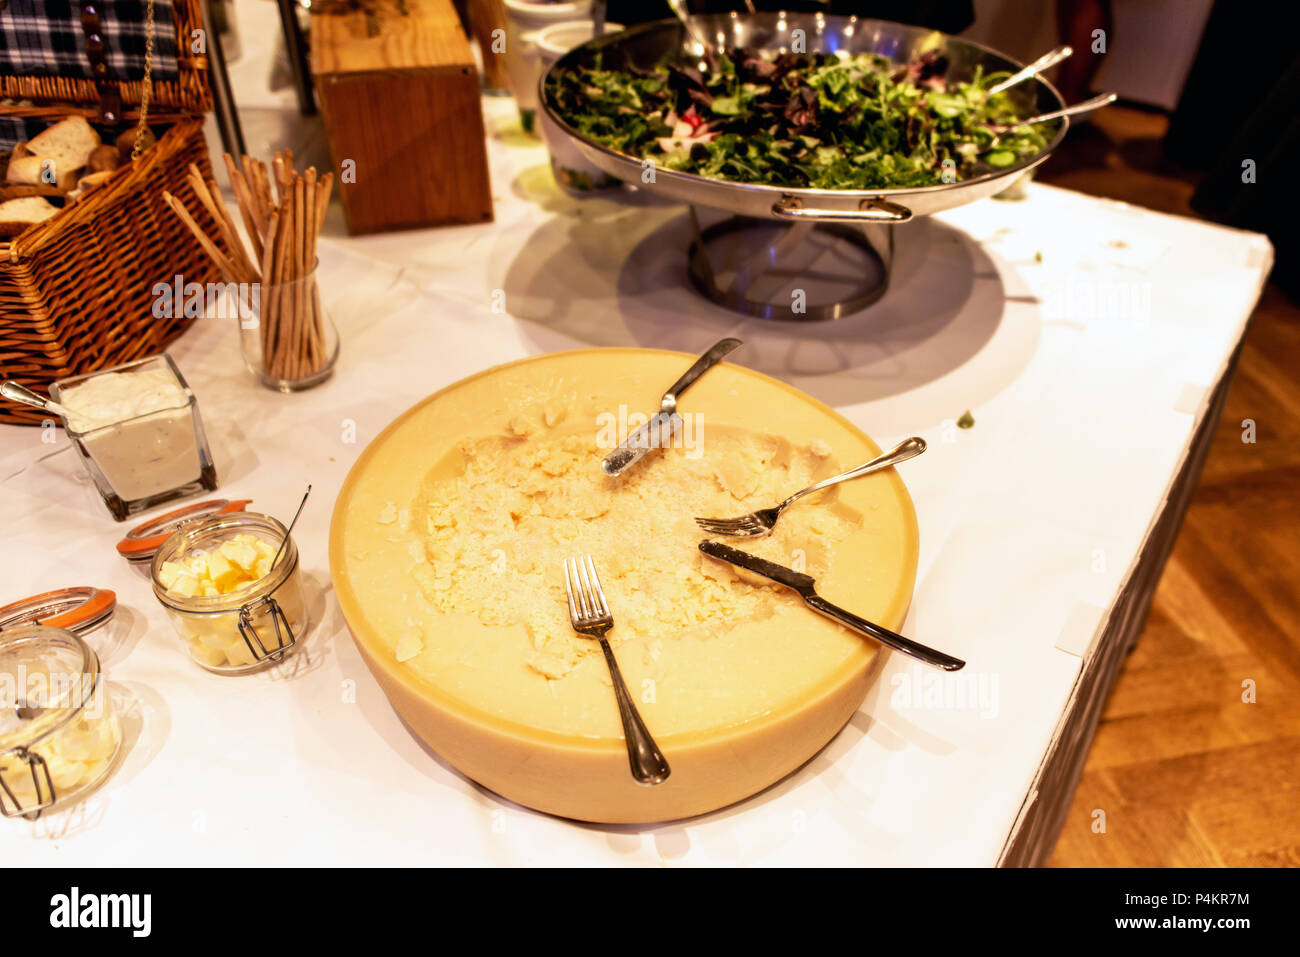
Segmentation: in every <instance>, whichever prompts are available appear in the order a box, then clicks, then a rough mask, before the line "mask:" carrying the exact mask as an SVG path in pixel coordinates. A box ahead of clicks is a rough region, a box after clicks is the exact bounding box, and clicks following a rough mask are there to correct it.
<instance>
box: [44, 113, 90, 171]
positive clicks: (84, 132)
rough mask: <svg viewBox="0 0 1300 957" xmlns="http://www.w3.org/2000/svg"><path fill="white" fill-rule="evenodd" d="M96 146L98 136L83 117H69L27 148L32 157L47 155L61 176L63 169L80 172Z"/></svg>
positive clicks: (46, 131) (45, 132)
mask: <svg viewBox="0 0 1300 957" xmlns="http://www.w3.org/2000/svg"><path fill="white" fill-rule="evenodd" d="M99 145H100V139H99V134H98V133H96V132H95V129H94V127H92V126H91V125H90V124H89V123H87V122H86V118H85V117H84V116H69V117H67V118H66V119H62V120H59V122H57V123H55V124H54V125H53V126H51V127H50V128H49V129H47V130H45V131H44V132H43V133H38V134H37V135H36V136H33V137H32V138H31V139H30V140H28V142H27V148H28V149H29V150H31V151H32V153H33V154H34V155H36V156H48V157H49V158H50V159H52V160H54V162H55V164H56V165H57V167H58V168H59V171H60V173H62V171H63V169H65V168H66V169H67V170H68V172H70V173H75V172H76V171H77V170H79V169H81V168H82V167H83V166H85V165H86V163H87V162H88V161H89V160H90V154H91V153H92V152H94V149H95V147H96V146H99Z"/></svg>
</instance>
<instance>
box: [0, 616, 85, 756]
mask: <svg viewBox="0 0 1300 957" xmlns="http://www.w3.org/2000/svg"><path fill="white" fill-rule="evenodd" d="M42 642H55V643H58V644H60V645H62V646H64V647H70V648H72V649H73V651H75V652H77V653H79V654H80V655H81V672H80V674H81V675H82V676H84V677H86V678H89V681H88V682H87V684H88V685H89V687H88V688H87V689H86V693H85V694H84V695H83V696H82V698H81V700H80V701H76V700H75V699H74V700H71V701H67V702H61V703H60V704H58V705H54V706H51V707H50V708H48V709H47V711H46V713H45V714H43V715H41V716H40V717H38V718H36V719H34V720H32V721H31V722H30V723H28V724H27V725H24V726H22V727H19V728H15V729H13V730H12V731H10V732H8V733H6V734H0V754H7V753H9V752H11V751H14V750H16V749H17V748H20V747H24V748H25V747H30V746H31V745H33V744H36V743H37V742H39V741H43V740H44V739H46V738H48V737H49V736H50V735H52V734H54V733H55V732H56V731H58V730H59V729H60V728H62V727H63V726H64V725H66V724H68V723H69V722H70V721H72V720H73V719H74V718H76V716H77V715H78V714H80V713H81V711H82V709H84V708H85V707H86V703H87V702H89V701H90V700H92V699H93V697H94V695H95V693H96V691H97V690H98V689H99V687H100V684H101V682H102V681H103V677H104V673H103V671H102V670H101V668H100V664H99V655H97V654H95V650H94V649H93V648H91V647H90V645H88V644H87V643H86V642H85V641H84V640H82V639H81V638H80V637H78V636H77V635H75V634H73V633H72V632H70V631H67V630H66V629H63V628H51V627H49V626H48V625H19V626H17V627H15V628H7V629H5V630H4V631H2V632H0V652H3V651H7V650H10V649H11V648H13V647H15V646H29V647H39V646H40V644H41V643H42Z"/></svg>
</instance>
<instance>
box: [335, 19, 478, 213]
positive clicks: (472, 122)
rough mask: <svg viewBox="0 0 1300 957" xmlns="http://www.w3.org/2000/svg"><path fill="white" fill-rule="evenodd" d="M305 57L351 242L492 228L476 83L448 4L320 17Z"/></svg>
mask: <svg viewBox="0 0 1300 957" xmlns="http://www.w3.org/2000/svg"><path fill="white" fill-rule="evenodd" d="M311 45H312V75H313V77H314V78H315V82H316V92H317V96H318V98H319V100H320V105H321V114H322V115H323V117H324V120H325V134H326V136H327V137H328V138H329V143H330V152H331V153H332V155H333V159H334V166H335V170H336V172H337V173H338V180H337V182H338V189H339V192H340V194H341V197H342V200H343V210H344V213H345V214H346V217H347V224H348V231H349V232H352V233H369V232H378V231H381V230H387V229H402V228H409V227H415V226H431V225H435V224H438V223H478V222H483V221H484V220H490V219H491V218H492V190H491V184H490V183H489V181H488V168H487V146H486V144H485V143H484V141H483V113H482V109H481V106H480V103H479V81H478V72H477V70H476V68H475V66H474V56H473V53H472V52H471V51H470V46H469V41H468V40H467V39H466V38H465V33H464V31H463V30H462V29H461V26H460V20H459V19H458V18H457V16H456V11H455V8H454V7H453V6H452V2H451V0H376V2H372V3H367V4H364V5H358V6H356V7H353V6H348V7H328V6H327V7H326V8H325V11H324V12H320V13H315V14H313V15H312V18H311Z"/></svg>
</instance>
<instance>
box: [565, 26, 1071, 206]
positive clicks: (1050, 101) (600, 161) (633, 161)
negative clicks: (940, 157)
mask: <svg viewBox="0 0 1300 957" xmlns="http://www.w3.org/2000/svg"><path fill="white" fill-rule="evenodd" d="M692 21H693V23H694V25H695V27H696V28H697V29H698V30H701V31H702V32H703V33H704V34H705V35H707V36H709V37H710V38H711V41H712V42H713V43H714V44H715V45H716V46H719V47H733V46H742V47H750V48H754V49H758V50H770V51H773V52H784V51H787V50H789V49H790V47H791V43H792V40H793V38H794V37H795V36H798V34H796V33H795V31H797V30H802V31H803V34H802V39H803V42H804V46H805V49H807V50H808V51H810V52H836V51H839V50H844V51H847V52H849V53H875V54H878V55H880V56H884V57H887V58H889V59H890V60H892V61H894V62H896V63H900V64H905V63H910V62H911V61H913V60H915V59H916V58H917V57H919V56H920V55H921V54H923V53H927V52H930V51H932V50H940V51H942V53H943V54H944V55H945V56H946V57H947V58H948V70H947V73H946V74H945V75H946V77H947V78H948V79H951V80H954V81H961V80H968V79H970V77H971V76H972V75H973V74H974V71H975V68H976V67H977V66H982V67H983V68H984V73H985V74H986V75H987V74H989V73H993V72H1003V71H1006V72H1012V73H1014V72H1015V71H1017V70H1019V69H1020V68H1021V67H1022V66H1024V64H1022V63H1018V62H1017V61H1015V60H1013V59H1011V58H1010V57H1007V56H1004V55H1002V54H1001V53H998V52H997V51H996V50H991V49H989V48H988V47H985V46H982V45H980V44H978V43H973V42H971V41H969V40H962V39H960V38H958V37H953V36H949V35H948V34H945V33H940V32H938V31H935V30H927V29H923V28H921V27H911V26H906V25H904V24H901V23H894V22H892V21H888V20H865V19H860V18H858V17H842V16H826V15H823V14H819V13H789V14H787V13H756V14H754V13H724V14H712V15H707V16H697V17H693V18H692ZM693 47H694V44H693V42H692V40H691V39H690V38H689V37H688V36H687V34H686V31H685V30H684V29H683V27H682V25H681V24H680V23H679V22H678V21H677V20H660V21H656V22H654V23H646V24H642V25H641V26H637V27H633V28H631V29H629V30H624V31H623V32H621V33H614V34H609V35H607V36H603V37H598V38H595V39H592V40H589V41H588V42H586V43H584V44H583V45H582V46H579V47H575V48H574V49H573V50H570V51H569V52H568V53H567V54H565V55H564V56H563V57H561V58H560V59H559V60H558V61H556V63H555V64H553V65H552V66H551V69H550V70H549V71H548V72H547V74H546V75H544V76H543V77H542V79H541V104H542V109H544V110H545V111H546V113H547V115H548V116H549V117H550V119H551V120H552V121H553V122H554V124H555V125H556V126H557V127H558V128H559V129H560V130H561V131H562V132H563V133H564V134H565V135H566V136H568V137H569V138H570V139H571V140H572V141H573V144H574V146H575V147H576V148H577V149H578V151H579V152H580V153H581V154H582V155H583V156H584V157H585V158H586V159H587V160H588V161H589V162H591V163H592V164H594V165H595V166H596V167H598V168H599V169H601V170H602V171H604V172H605V173H607V174H608V175H610V176H613V177H616V178H617V179H621V180H623V181H625V182H628V183H632V184H634V185H638V186H640V187H641V188H646V189H654V190H656V191H658V192H659V193H661V194H662V195H664V196H667V197H669V198H671V199H674V200H677V201H679V202H683V203H690V204H692V205H698V206H707V207H712V208H714V209H720V210H725V211H728V212H731V213H734V214H736V215H740V216H749V217H755V218H759V219H764V218H766V219H776V220H784V221H787V222H791V221H794V222H797V221H804V222H857V223H901V222H906V221H907V220H909V219H911V218H912V217H914V216H927V215H929V214H931V213H938V212H941V211H943V210H945V209H952V208H953V207H956V206H961V205H963V204H965V203H970V202H973V201H975V200H977V199H983V198H984V197H986V196H992V195H993V194H994V193H998V192H1001V191H1002V190H1004V189H1006V188H1007V187H1008V186H1010V185H1011V184H1012V183H1013V182H1014V181H1015V180H1016V178H1017V177H1019V176H1021V175H1022V174H1024V173H1025V172H1026V171H1028V170H1031V169H1033V168H1034V167H1035V166H1038V165H1039V164H1040V163H1042V162H1043V161H1044V160H1045V159H1047V157H1048V155H1049V154H1050V153H1051V152H1052V150H1053V149H1055V148H1056V146H1058V145H1059V144H1060V142H1061V140H1062V138H1063V137H1064V136H1065V132H1066V130H1067V129H1068V128H1069V119H1068V118H1062V119H1060V120H1056V121H1054V122H1051V123H1046V124H1044V134H1045V136H1046V137H1047V140H1048V144H1047V147H1046V148H1045V149H1043V150H1042V151H1041V152H1039V153H1037V154H1035V155H1033V156H1030V157H1029V158H1027V159H1025V160H1022V161H1021V162H1019V163H1017V164H1016V165H1014V166H1009V167H1006V168H1004V169H997V170H994V169H989V170H988V171H987V172H983V173H981V174H980V175H978V176H974V177H971V178H969V179H963V180H959V181H957V182H954V183H943V184H938V185H934V186H922V187H909V188H905V189H878V190H858V189H800V188H795V187H779V186H765V185H759V184H750V183H738V182H733V181H730V180H724V179H717V178H713V177H707V176H700V175H697V174H695V173H683V172H677V171H674V170H669V169H663V168H655V169H654V171H653V172H654V179H653V183H652V184H651V183H645V182H644V181H643V178H642V172H643V161H642V160H641V158H639V157H636V156H630V155H628V154H626V153H620V152H618V151H616V150H613V149H610V148H608V147H606V146H602V145H601V144H599V143H597V142H595V141H593V140H591V139H588V138H587V137H586V136H584V135H583V134H582V133H580V132H579V131H578V130H576V129H574V128H573V127H572V126H570V125H568V124H567V123H566V122H565V121H564V120H563V119H562V118H561V116H560V114H559V111H558V110H557V109H556V104H555V103H554V102H553V100H552V98H551V97H550V96H548V94H547V82H546V81H547V77H548V76H549V75H550V74H551V72H554V71H560V70H566V69H572V68H575V67H584V66H591V65H592V64H593V63H594V60H595V58H596V55H597V54H600V55H601V56H602V58H603V59H602V63H603V65H604V66H605V67H606V68H614V69H618V68H622V67H626V66H636V67H639V68H642V69H648V68H651V67H654V66H655V65H656V64H658V63H659V62H660V61H661V60H662V59H663V58H664V57H665V55H667V54H669V53H671V52H674V51H682V53H683V54H684V55H688V54H689V53H690V51H691V49H692V48H693ZM1007 95H1009V96H1013V97H1016V98H1018V99H1017V102H1018V105H1019V108H1020V111H1021V112H1022V114H1023V115H1024V116H1026V117H1028V116H1033V115H1036V114H1040V113H1047V112H1051V111H1053V110H1058V109H1061V108H1063V107H1064V106H1065V103H1064V101H1063V100H1062V99H1061V95H1060V94H1059V93H1058V92H1057V91H1056V89H1055V87H1053V86H1052V85H1051V84H1050V83H1048V82H1046V81H1045V80H1042V79H1041V78H1039V79H1037V80H1033V81H1029V82H1026V83H1022V84H1020V85H1019V86H1017V87H1015V88H1013V89H1012V90H1010V91H1008V94H1007Z"/></svg>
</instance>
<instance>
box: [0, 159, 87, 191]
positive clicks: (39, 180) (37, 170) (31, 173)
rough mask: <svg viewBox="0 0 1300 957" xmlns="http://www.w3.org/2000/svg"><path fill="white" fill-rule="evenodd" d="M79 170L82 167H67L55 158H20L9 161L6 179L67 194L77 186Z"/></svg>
mask: <svg viewBox="0 0 1300 957" xmlns="http://www.w3.org/2000/svg"><path fill="white" fill-rule="evenodd" d="M79 170H80V167H73V166H67V165H65V164H64V163H60V162H59V161H58V160H57V159H55V158H54V157H53V156H20V157H18V158H17V159H11V160H9V169H8V170H7V171H6V172H5V179H6V180H8V181H9V182H10V183H22V184H25V185H28V186H55V187H57V188H58V190H59V192H61V193H66V192H67V191H68V190H70V189H72V188H73V187H74V186H76V185H77V173H78V171H79ZM51 175H53V182H51V181H50V177H51Z"/></svg>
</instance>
